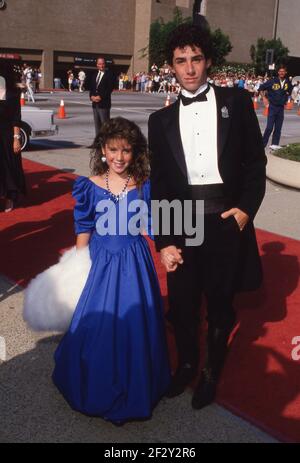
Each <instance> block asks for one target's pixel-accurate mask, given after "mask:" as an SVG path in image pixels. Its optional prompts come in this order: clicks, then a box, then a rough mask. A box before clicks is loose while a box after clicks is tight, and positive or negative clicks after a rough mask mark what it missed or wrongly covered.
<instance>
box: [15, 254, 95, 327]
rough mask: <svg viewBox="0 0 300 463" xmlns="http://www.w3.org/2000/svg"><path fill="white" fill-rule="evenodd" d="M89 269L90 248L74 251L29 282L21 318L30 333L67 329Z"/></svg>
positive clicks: (64, 255)
mask: <svg viewBox="0 0 300 463" xmlns="http://www.w3.org/2000/svg"><path fill="white" fill-rule="evenodd" d="M90 268H91V259H90V253H89V247H88V246H87V247H85V248H83V249H79V250H77V249H76V247H73V248H71V249H69V250H68V251H66V252H65V253H64V254H63V256H62V257H61V258H60V260H59V262H58V263H57V264H55V265H52V266H51V267H49V268H48V269H47V270H45V271H44V272H42V273H40V274H39V275H37V276H36V277H35V278H34V279H33V280H31V282H30V283H29V285H28V286H27V288H26V289H25V296H24V307H23V318H24V320H25V321H26V322H27V324H28V325H29V327H30V328H31V329H32V330H34V331H58V332H65V331H66V330H67V329H68V327H69V325H70V322H71V319H72V316H73V313H74V310H75V308H76V305H77V303H78V300H79V297H80V295H81V293H82V290H83V288H84V286H85V283H86V280H87V277H88V274H89V271H90Z"/></svg>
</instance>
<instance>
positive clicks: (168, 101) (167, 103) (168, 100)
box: [165, 95, 171, 106]
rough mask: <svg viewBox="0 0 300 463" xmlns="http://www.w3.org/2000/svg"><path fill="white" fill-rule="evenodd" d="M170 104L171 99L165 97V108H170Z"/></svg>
mask: <svg viewBox="0 0 300 463" xmlns="http://www.w3.org/2000/svg"><path fill="white" fill-rule="evenodd" d="M170 104H171V97H170V95H168V96H167V99H166V102H165V106H170Z"/></svg>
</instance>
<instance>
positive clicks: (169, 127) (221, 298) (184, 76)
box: [149, 24, 266, 409]
mask: <svg viewBox="0 0 300 463" xmlns="http://www.w3.org/2000/svg"><path fill="white" fill-rule="evenodd" d="M167 52H168V55H169V59H168V61H169V64H170V65H171V66H172V67H173V70H174V72H175V73H176V77H177V80H178V81H179V83H180V85H181V87H182V90H181V94H180V96H179V98H178V100H177V101H176V103H174V104H172V105H171V106H169V107H166V108H163V109H161V110H159V111H157V112H155V113H153V114H152V115H151V116H150V118H149V145H150V151H151V154H152V161H151V194H152V199H153V200H159V201H161V200H168V201H169V202H171V201H173V200H175V199H177V200H178V199H179V200H180V202H181V204H183V202H184V201H185V200H191V201H192V204H193V211H195V210H196V201H197V200H204V241H203V243H202V245H200V246H187V245H186V240H185V238H186V237H185V236H184V234H182V235H180V236H178V235H176V233H174V232H172V229H173V230H174V227H175V225H174V222H173V224H172V222H171V233H170V234H169V235H164V234H163V233H162V231H161V230H160V229H159V227H158V228H156V230H155V233H156V236H155V244H156V249H157V250H158V251H160V254H161V261H162V263H163V265H164V266H165V268H166V270H167V272H168V274H167V280H168V294H169V304H170V312H169V314H168V316H169V320H170V321H171V323H172V324H173V326H174V333H175V340H176V346H177V353H178V368H177V370H176V372H175V375H174V376H173V380H172V384H171V387H170V390H169V392H168V396H169V397H174V396H176V395H179V394H181V393H182V392H183V391H184V390H185V388H186V386H187V385H188V384H189V383H190V382H191V380H192V379H193V378H195V377H196V376H197V368H198V362H199V354H198V324H199V323H198V322H199V309H200V304H201V297H202V295H203V294H204V295H205V296H206V300H207V320H208V335H207V355H206V363H205V367H204V369H203V370H202V372H201V375H200V380H199V383H198V386H197V387H196V390H195V392H194V395H193V399H192V406H193V407H194V408H196V409H199V408H202V407H204V406H205V405H208V404H209V403H211V402H212V401H213V400H214V398H215V395H216V386H217V382H218V379H219V377H220V373H221V369H222V367H223V364H224V360H225V355H226V351H227V342H228V338H229V335H230V332H231V330H232V328H233V326H234V323H235V312H234V309H233V299H234V295H235V293H236V292H237V291H238V290H250V289H256V288H257V287H258V286H259V285H260V283H261V280H262V269H261V263H260V258H259V254H258V249H257V243H256V237H255V231H254V227H253V219H254V217H255V214H256V212H257V210H258V208H259V206H260V204H261V202H262V199H263V197H264V194H265V178H266V177H265V166H266V157H265V152H264V147H263V142H262V137H261V132H260V129H259V125H258V121H257V118H256V115H255V112H254V110H253V104H252V100H251V97H250V95H249V93H248V92H247V91H245V90H241V89H237V88H228V89H227V88H219V87H214V86H210V85H208V84H207V72H208V68H209V67H210V65H211V56H212V42H211V36H210V33H209V31H208V29H205V28H202V29H201V28H199V27H198V26H194V25H189V24H185V25H181V26H179V27H178V28H177V29H176V30H175V31H174V32H173V33H172V34H171V36H170V39H169V42H168V46H167ZM171 220H173V221H174V218H173V219H171Z"/></svg>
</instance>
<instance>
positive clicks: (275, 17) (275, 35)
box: [273, 0, 280, 40]
mask: <svg viewBox="0 0 300 463" xmlns="http://www.w3.org/2000/svg"><path fill="white" fill-rule="evenodd" d="M279 3H280V0H276V3H275V14H274V27H273V39H274V40H276V39H277V26H278V13H279Z"/></svg>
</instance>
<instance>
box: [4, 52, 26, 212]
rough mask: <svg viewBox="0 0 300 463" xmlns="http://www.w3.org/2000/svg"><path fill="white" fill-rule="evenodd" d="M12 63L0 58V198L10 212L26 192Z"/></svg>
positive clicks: (19, 115)
mask: <svg viewBox="0 0 300 463" xmlns="http://www.w3.org/2000/svg"><path fill="white" fill-rule="evenodd" d="M16 81H17V74H16V72H15V71H14V68H13V63H12V62H9V60H5V59H1V58H0V197H1V198H4V199H5V206H4V210H5V212H10V211H11V210H12V209H13V207H14V204H15V203H16V201H17V200H18V197H19V194H20V193H23V194H25V190H26V188H25V177H24V172H23V168H22V158H21V143H20V138H21V137H20V122H21V106H20V92H19V89H18V88H17V83H16Z"/></svg>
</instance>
